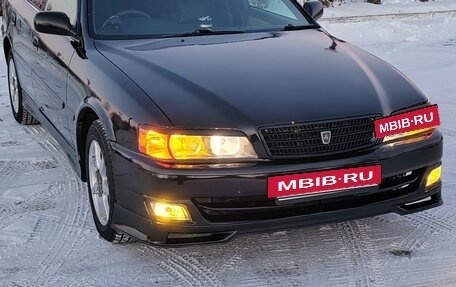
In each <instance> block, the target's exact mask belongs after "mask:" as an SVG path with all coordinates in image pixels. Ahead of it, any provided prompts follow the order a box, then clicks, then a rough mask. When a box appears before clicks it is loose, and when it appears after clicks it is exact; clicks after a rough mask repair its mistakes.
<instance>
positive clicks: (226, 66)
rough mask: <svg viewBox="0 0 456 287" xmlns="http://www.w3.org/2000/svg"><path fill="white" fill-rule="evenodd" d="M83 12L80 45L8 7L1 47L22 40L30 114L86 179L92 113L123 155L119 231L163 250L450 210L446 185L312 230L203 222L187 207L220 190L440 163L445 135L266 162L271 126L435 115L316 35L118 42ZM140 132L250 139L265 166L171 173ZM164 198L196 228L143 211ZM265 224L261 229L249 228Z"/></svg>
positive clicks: (384, 72)
mask: <svg viewBox="0 0 456 287" xmlns="http://www.w3.org/2000/svg"><path fill="white" fill-rule="evenodd" d="M11 4H13V5H11ZM87 5H88V1H87V0H81V1H80V11H81V12H80V20H81V21H80V22H79V24H78V26H76V30H75V33H76V34H77V35H79V36H56V35H46V34H41V33H37V32H36V31H35V30H34V29H33V28H32V25H33V20H34V16H35V14H36V13H37V10H36V8H34V7H33V6H32V5H31V4H30V3H28V2H27V0H8V1H5V7H6V9H5V14H6V16H5V23H4V25H6V26H5V27H4V28H5V39H4V45H6V46H5V47H8V46H7V45H8V44H9V43H12V49H13V51H14V56H15V59H16V61H17V66H18V70H19V71H20V74H19V79H20V81H21V84H22V87H23V88H24V92H25V98H24V105H25V106H26V107H27V108H28V109H29V110H30V111H31V112H32V113H33V114H34V115H35V116H36V117H37V118H38V119H39V120H40V122H41V123H43V124H44V125H45V126H46V128H47V129H48V130H49V131H50V132H51V133H52V135H53V136H54V137H55V138H56V139H57V140H58V141H59V143H60V144H61V146H62V147H63V149H64V150H65V152H66V153H67V154H68V157H69V158H70V161H71V162H72V164H73V166H74V168H75V171H76V172H77V173H78V174H79V175H80V176H81V178H82V179H83V180H85V178H84V177H85V176H84V175H85V173H84V162H83V158H84V156H83V152H82V151H83V150H84V131H85V129H86V128H87V127H86V122H85V120H88V119H93V117H94V116H96V117H97V118H99V119H100V120H101V121H102V122H103V125H104V126H105V128H106V130H107V136H108V138H109V140H110V141H111V142H112V145H113V147H114V149H115V151H116V152H115V157H114V159H115V160H114V162H113V165H114V173H115V174H116V177H115V181H116V186H118V187H119V190H118V193H119V195H118V197H117V200H118V202H117V204H116V211H115V212H114V214H115V220H114V226H116V228H118V229H119V230H122V231H124V232H127V233H129V234H131V235H134V236H136V237H139V238H141V239H144V240H147V241H150V242H154V243H165V242H166V236H167V233H168V232H171V231H172V232H177V233H179V232H210V231H211V230H215V231H217V232H227V234H232V232H235V231H236V230H238V231H240V232H241V233H242V232H245V231H248V230H249V228H250V229H251V230H264V229H274V228H283V227H288V226H292V225H293V226H295V225H306V224H312V223H318V222H327V221H331V220H341V219H345V218H357V217H361V216H367V215H372V214H380V213H384V212H400V211H398V210H399V209H400V206H402V205H403V204H404V203H407V202H413V201H415V200H418V199H421V198H423V197H426V196H428V195H434V197H435V198H436V201H432V202H431V203H430V204H428V206H427V207H428V208H430V207H433V206H436V205H439V204H441V197H440V185H439V186H437V187H435V188H433V189H432V191H430V192H428V193H424V187H423V183H421V186H420V188H419V189H417V190H416V191H415V192H413V193H412V194H410V195H408V196H403V197H401V198H397V199H395V200H394V201H393V200H391V201H386V202H379V203H376V204H372V205H371V206H372V207H371V209H370V210H369V206H367V207H366V206H359V207H357V208H353V209H349V210H345V211H333V212H332V213H324V214H318V213H316V214H314V215H312V216H311V217H312V218H313V219H309V220H307V221H306V217H308V216H307V215H306V216H303V217H294V218H290V219H281V220H269V221H264V222H256V221H254V222H251V223H243V224H239V223H226V224H212V223H210V222H207V220H204V219H203V218H202V217H201V215H200V214H199V212H198V210H197V209H196V207H195V206H194V204H193V203H192V201H191V198H193V197H196V196H210V195H211V194H212V193H214V195H215V196H244V195H262V196H266V179H267V177H268V176H269V175H277V174H287V173H293V172H301V171H306V170H320V169H329V168H337V167H347V166H356V165H363V164H369V163H382V165H383V169H384V171H385V174H384V177H386V176H390V175H394V174H398V173H401V172H405V171H407V170H410V169H413V168H421V167H430V166H434V165H437V164H439V163H440V160H441V156H442V136H441V134H440V132H438V131H436V132H435V133H434V134H433V136H432V137H431V138H430V139H428V140H424V141H421V142H417V143H413V144H405V145H398V146H396V147H394V148H392V147H389V146H385V145H379V146H378V147H376V149H375V150H374V151H373V152H372V153H369V154H361V155H356V156H353V157H348V158H344V159H337V160H326V161H319V162H314V163H306V162H300V161H299V160H292V161H288V162H287V161H274V160H271V159H269V158H268V155H267V152H266V150H265V147H264V145H263V143H262V141H261V139H260V137H259V133H258V129H259V128H260V127H262V126H268V125H277V124H287V123H288V124H290V123H292V122H305V121H315V120H327V119H334V118H344V117H352V116H363V115H374V114H375V115H379V116H387V115H390V114H391V113H394V112H397V111H399V110H403V109H407V108H410V107H414V106H419V105H425V104H426V103H427V99H426V97H425V96H424V95H423V94H422V93H421V92H420V91H419V90H418V89H417V88H416V87H415V86H414V85H413V84H412V83H411V82H410V81H409V80H408V79H407V78H406V77H404V76H403V75H402V74H401V73H399V72H398V71H397V70H395V69H394V68H392V67H391V66H390V65H388V64H386V63H385V62H383V61H382V60H380V59H378V58H376V57H374V56H372V55H370V54H369V53H367V52H365V51H363V50H361V49H359V48H356V47H354V46H352V45H350V44H349V43H346V42H344V41H342V40H339V39H337V38H335V37H333V36H331V35H329V34H328V33H327V32H326V31H324V30H323V29H322V28H319V27H318V26H317V27H316V28H315V29H305V30H301V31H287V32H285V31H280V32H278V31H273V32H258V33H246V34H240V35H220V36H217V35H215V36H204V37H188V38H182V39H181V38H167V39H141V40H122V41H109V40H101V39H94V38H92V37H91V33H90V28H89V26H88V25H87V23H89V19H87V17H88V16H87V14H88V13H87V11H88V7H87ZM221 67H222V68H221ZM247 95H252V96H250V97H249V96H247ZM138 124H147V125H151V126H157V127H167V128H173V129H191V130H197V129H202V130H205V131H206V132H207V131H208V130H213V129H215V128H217V129H222V130H227V131H230V132H232V131H235V132H238V133H243V134H246V135H247V136H248V137H249V139H250V140H251V142H252V143H253V145H254V148H255V150H256V152H257V153H258V155H259V160H258V161H253V162H250V163H243V164H240V165H239V166H238V167H237V168H223V167H222V168H204V166H199V167H198V168H196V169H190V168H176V167H169V166H168V167H167V166H166V165H163V164H161V163H158V162H156V161H154V160H153V159H151V158H149V157H147V156H145V155H142V154H140V153H139V152H138V149H137V138H136V137H137V134H136V128H137V125H138ZM421 180H422V181H423V180H424V179H421ZM214 187H216V188H217V190H214ZM164 191H166V192H164ZM188 193H190V194H191V195H188ZM164 197H165V198H167V199H173V200H175V201H177V202H184V203H185V204H187V205H188V206H189V207H190V208H191V212H192V217H193V218H197V219H198V220H197V221H198V222H195V223H193V225H185V224H184V225H173V226H171V225H170V226H163V225H160V224H157V223H155V222H153V220H151V219H150V216H149V214H148V213H147V210H146V209H145V208H144V201H145V200H146V198H156V199H157V198H164ZM422 209H423V207H420V208H416V210H411V211H409V212H413V211H419V210H422ZM403 213H406V212H403ZM339 214H340V215H341V216H340V217H339ZM342 214H343V215H342ZM255 224H257V225H258V226H261V227H258V228H253V227H252V225H255ZM241 230H242V231H241ZM229 237H230V236H226V237H224V238H223V239H227V238H229Z"/></svg>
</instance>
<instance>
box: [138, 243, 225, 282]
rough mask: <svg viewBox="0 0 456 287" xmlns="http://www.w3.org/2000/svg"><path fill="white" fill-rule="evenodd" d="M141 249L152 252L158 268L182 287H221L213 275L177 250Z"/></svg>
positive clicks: (193, 259)
mask: <svg viewBox="0 0 456 287" xmlns="http://www.w3.org/2000/svg"><path fill="white" fill-rule="evenodd" d="M141 249H142V251H143V252H152V255H156V256H158V257H159V259H160V262H159V263H158V266H159V267H160V268H162V269H163V270H165V271H166V272H167V273H168V274H169V275H171V276H172V277H173V278H175V279H176V280H177V281H178V282H179V283H180V284H181V285H182V286H201V287H205V286H223V284H222V282H221V281H219V280H218V278H217V276H216V274H215V273H213V272H212V271H211V270H210V269H209V268H207V267H206V266H204V265H203V264H201V263H200V262H199V261H198V260H197V259H196V258H194V257H192V256H190V255H187V254H185V253H183V252H182V251H180V250H179V249H173V248H161V247H151V246H144V247H142V248H141Z"/></svg>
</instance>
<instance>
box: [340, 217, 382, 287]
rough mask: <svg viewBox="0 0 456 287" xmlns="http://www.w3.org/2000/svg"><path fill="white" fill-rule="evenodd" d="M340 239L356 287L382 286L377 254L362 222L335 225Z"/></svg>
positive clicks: (367, 230) (367, 228) (368, 231)
mask: <svg viewBox="0 0 456 287" xmlns="http://www.w3.org/2000/svg"><path fill="white" fill-rule="evenodd" d="M337 226H338V227H339V231H340V235H341V239H342V240H343V242H344V245H345V247H346V248H347V250H348V254H349V256H350V259H351V260H350V261H351V265H352V266H353V267H354V268H355V272H354V274H353V277H354V279H355V285H356V286H384V280H383V277H382V272H381V268H380V260H379V258H378V252H377V251H376V249H375V242H373V241H372V238H371V237H370V235H369V233H370V230H369V225H368V224H366V223H363V220H356V221H348V222H343V223H339V224H337Z"/></svg>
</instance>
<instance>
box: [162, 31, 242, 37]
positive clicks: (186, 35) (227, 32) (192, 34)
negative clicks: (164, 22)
mask: <svg viewBox="0 0 456 287" xmlns="http://www.w3.org/2000/svg"><path fill="white" fill-rule="evenodd" d="M243 33H245V32H244V31H241V30H233V31H230V30H218V31H217V30H215V31H214V30H210V29H198V30H195V31H192V32H185V33H180V34H165V35H161V36H160V38H173V37H177V38H179V37H191V36H206V35H228V34H243Z"/></svg>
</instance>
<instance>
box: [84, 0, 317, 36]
mask: <svg viewBox="0 0 456 287" xmlns="http://www.w3.org/2000/svg"><path fill="white" fill-rule="evenodd" d="M296 5H298V4H296V2H294V1H292V0H92V9H93V10H92V15H93V16H92V17H93V18H92V19H91V20H92V24H93V25H92V26H93V31H94V32H95V34H96V35H98V36H104V37H106V38H118V37H128V38H130V37H131V38H134V37H160V36H162V37H164V36H166V37H172V36H193V35H208V34H216V33H217V32H225V33H227V32H229V33H236V32H239V33H243V32H253V31H265V30H266V31H267V30H276V29H281V28H284V27H286V26H288V27H296V26H297V27H306V26H309V25H310V22H309V21H308V20H307V19H306V17H305V16H304V15H303V13H302V12H301V11H300V10H299V8H298V7H297V6H296ZM198 32H199V33H198Z"/></svg>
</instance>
